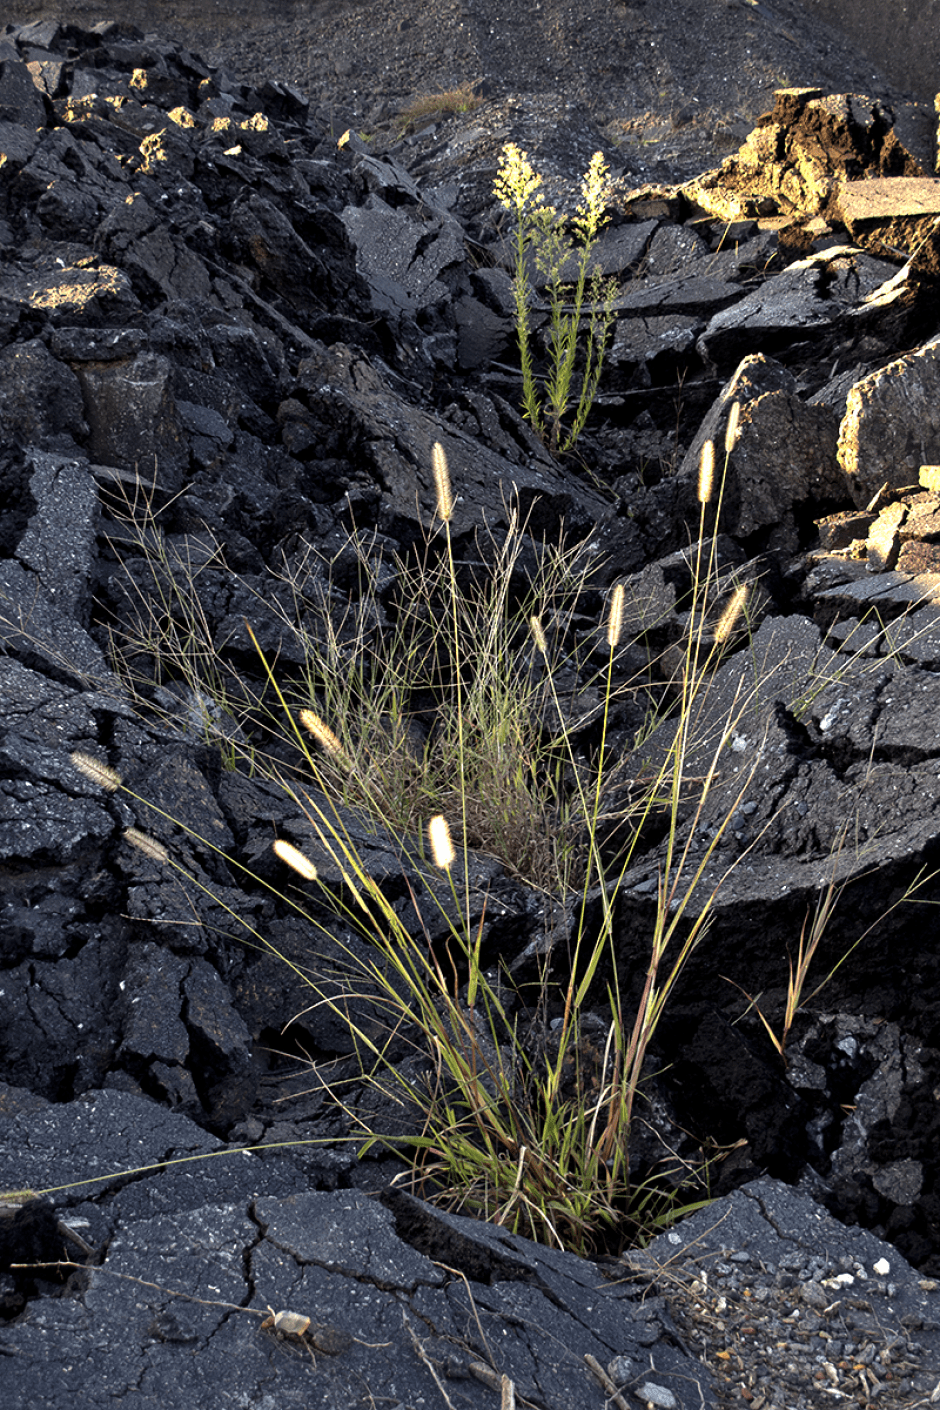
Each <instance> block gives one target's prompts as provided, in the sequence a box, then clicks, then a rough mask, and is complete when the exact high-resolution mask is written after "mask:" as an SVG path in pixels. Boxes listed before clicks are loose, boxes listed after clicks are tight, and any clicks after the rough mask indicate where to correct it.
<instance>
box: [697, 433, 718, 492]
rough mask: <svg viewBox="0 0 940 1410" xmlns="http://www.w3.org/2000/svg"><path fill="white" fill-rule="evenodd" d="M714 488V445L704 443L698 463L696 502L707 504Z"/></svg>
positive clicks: (711, 442) (709, 442) (712, 443)
mask: <svg viewBox="0 0 940 1410" xmlns="http://www.w3.org/2000/svg"><path fill="white" fill-rule="evenodd" d="M714 488H715V443H714V441H706V442H705V444H704V445H703V446H702V454H701V457H700V458H699V463H698V502H699V504H708V503H709V501H710V500H711V497H712V493H713V492H714Z"/></svg>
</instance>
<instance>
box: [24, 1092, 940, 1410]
mask: <svg viewBox="0 0 940 1410" xmlns="http://www.w3.org/2000/svg"><path fill="white" fill-rule="evenodd" d="M33 1100H35V1099H33ZM15 1101H16V1095H15V1092H13V1091H12V1089H8V1090H7V1093H6V1094H5V1103H6V1105H7V1106H8V1107H9V1106H10V1105H11V1104H13V1105H15ZM27 1116H28V1120H29V1127H30V1130H31V1133H32V1134H31V1137H30V1138H27V1136H26V1129H27V1126H26V1123H27ZM43 1116H44V1119H43V1121H42V1122H37V1119H36V1112H35V1110H33V1111H31V1112H30V1113H25V1114H24V1115H23V1116H22V1117H19V1118H18V1117H17V1116H16V1115H15V1114H14V1115H13V1116H12V1118H11V1128H10V1136H11V1139H10V1140H7V1141H6V1142H5V1144H4V1148H3V1150H2V1152H0V1186H2V1187H3V1188H6V1189H11V1188H19V1189H23V1188H26V1187H30V1188H34V1189H39V1190H49V1189H50V1187H51V1186H52V1185H53V1184H54V1183H55V1181H56V1179H57V1178H59V1177H60V1176H61V1173H62V1152H63V1151H65V1150H67V1151H68V1152H69V1158H68V1164H69V1174H70V1176H71V1177H72V1178H75V1179H90V1180H92V1181H93V1183H92V1184H91V1185H90V1186H78V1187H71V1188H69V1189H65V1190H60V1191H57V1192H55V1193H52V1194H51V1195H50V1196H48V1202H49V1205H50V1207H51V1209H52V1210H53V1212H54V1215H55V1219H54V1220H50V1222H49V1231H50V1232H49V1233H48V1237H47V1238H46V1241H45V1246H44V1248H43V1249H42V1250H40V1251H39V1253H37V1250H36V1248H35V1245H34V1246H33V1249H32V1252H31V1259H32V1262H33V1264H34V1265H35V1264H36V1263H39V1262H41V1261H50V1262H54V1261H57V1260H63V1261H65V1262H67V1263H68V1265H69V1267H68V1268H66V1269H63V1270H60V1272H62V1273H67V1274H69V1277H70V1281H69V1282H68V1283H66V1284H65V1286H64V1287H55V1286H54V1285H53V1284H52V1283H51V1282H50V1283H48V1284H47V1285H46V1287H45V1291H46V1292H48V1293H52V1294H54V1293H58V1294H60V1295H49V1296H44V1297H40V1298H34V1299H33V1300H31V1302H30V1305H29V1308H28V1311H27V1314H26V1315H25V1316H24V1317H22V1318H21V1319H19V1320H18V1321H16V1322H13V1323H10V1324H7V1325H5V1326H2V1327H0V1396H2V1403H3V1404H4V1406H5V1407H8V1410H58V1407H60V1406H61V1407H63V1410H64V1407H66V1406H68V1407H69V1410H76V1407H78V1410H81V1407H84V1406H86V1405H87V1406H92V1405H94V1406H96V1407H97V1406H101V1405H102V1404H106V1403H109V1402H110V1401H114V1402H119V1403H122V1404H124V1403H131V1404H133V1405H135V1406H139V1407H144V1408H146V1407H150V1406H152V1407H154V1410H157V1407H158V1406H159V1407H160V1410H177V1407H179V1410H184V1407H185V1410H191V1407H192V1406H193V1405H199V1406H200V1407H203V1410H228V1407H244V1408H245V1410H249V1407H250V1410H282V1408H283V1407H293V1406H297V1407H303V1410H311V1408H312V1407H321V1406H322V1407H324V1410H326V1407H330V1410H358V1407H363V1410H365V1407H373V1406H377V1405H391V1406H401V1407H405V1406H407V1407H415V1410H416V1408H417V1407H418V1406H422V1405H427V1406H438V1405H439V1406H442V1407H447V1406H448V1405H452V1406H455V1407H456V1406H461V1407H464V1406H466V1407H475V1406H479V1407H481V1410H483V1407H491V1406H493V1405H494V1404H496V1403H497V1401H496V1397H497V1395H498V1394H500V1393H501V1389H500V1388H501V1385H502V1379H503V1378H506V1380H507V1381H509V1382H511V1383H512V1386H513V1388H514V1393H515V1396H516V1403H517V1404H520V1405H532V1406H538V1407H544V1410H572V1407H581V1406H583V1407H586V1408H587V1407H597V1410H601V1407H603V1406H605V1405H610V1404H614V1405H617V1406H618V1407H619V1406H622V1405H634V1404H636V1403H638V1402H640V1403H652V1404H655V1405H658V1406H662V1407H663V1408H664V1410H692V1408H693V1407H703V1406H722V1405H725V1404H729V1405H730V1404H732V1403H733V1404H740V1403H741V1399H742V1395H741V1391H742V1387H743V1389H744V1390H748V1394H747V1395H745V1396H744V1397H743V1399H744V1400H745V1401H746V1402H749V1403H751V1404H752V1405H753V1404H755V1403H756V1404H757V1405H758V1410H759V1407H760V1405H763V1404H765V1403H767V1404H774V1403H779V1404H781V1405H783V1404H790V1403H793V1404H799V1405H813V1404H817V1403H818V1404H820V1405H822V1404H831V1403H832V1394H833V1392H835V1391H837V1390H838V1386H839V1378H841V1379H842V1381H843V1382H844V1383H846V1384H848V1383H849V1382H850V1381H851V1382H852V1384H853V1386H855V1387H857V1386H858V1385H860V1384H861V1382H860V1379H859V1378H860V1376H861V1377H862V1378H863V1379H864V1383H865V1385H866V1386H867V1387H868V1388H869V1389H870V1388H871V1387H872V1386H873V1385H874V1384H875V1383H877V1384H879V1385H881V1386H882V1388H884V1387H887V1395H886V1396H885V1395H883V1396H882V1401H881V1403H884V1404H890V1405H898V1406H900V1405H907V1406H913V1405H914V1404H918V1403H920V1404H923V1403H927V1402H928V1401H929V1397H930V1395H931V1394H932V1393H934V1391H935V1389H936V1387H937V1386H938V1385H940V1292H938V1285H937V1283H936V1282H935V1281H932V1280H930V1279H924V1278H921V1277H919V1276H918V1275H917V1274H916V1273H915V1272H914V1271H913V1270H912V1269H911V1268H910V1267H909V1266H908V1265H907V1264H906V1263H905V1262H904V1260H903V1259H902V1258H901V1257H900V1256H899V1255H898V1253H897V1251H896V1250H895V1249H894V1248H892V1247H890V1246H889V1245H887V1244H885V1243H883V1242H881V1241H880V1240H878V1239H877V1238H875V1237H874V1236H873V1235H872V1234H869V1233H868V1232H867V1231H864V1230H861V1229H852V1228H846V1227H845V1226H843V1225H841V1224H839V1223H838V1222H837V1221H836V1220H835V1219H833V1218H832V1217H831V1216H830V1215H829V1214H827V1213H826V1212H825V1211H824V1210H823V1209H821V1208H820V1207H819V1206H818V1205H816V1204H815V1203H813V1201H812V1200H811V1199H810V1198H809V1197H808V1196H807V1195H805V1194H801V1193H798V1192H796V1191H793V1190H790V1189H787V1188H786V1187H783V1186H780V1185H778V1184H777V1183H776V1182H774V1181H769V1180H759V1181H755V1182H753V1183H751V1184H750V1185H748V1186H746V1187H744V1188H743V1189H741V1190H739V1191H737V1192H736V1193H735V1194H733V1195H731V1196H730V1197H728V1198H726V1199H723V1200H720V1201H717V1202H716V1203H715V1204H713V1205H712V1206H710V1207H709V1208H707V1209H705V1210H703V1211H701V1212H700V1213H699V1214H697V1215H694V1216H692V1217H691V1218H689V1219H687V1220H686V1221H685V1222H684V1223H683V1224H681V1225H680V1226H679V1227H678V1228H677V1229H674V1230H671V1231H669V1232H667V1233H664V1234H662V1235H660V1236H659V1237H658V1238H656V1239H655V1240H653V1242H652V1243H651V1244H650V1246H649V1248H648V1249H647V1250H646V1251H645V1252H642V1253H639V1252H633V1253H630V1254H627V1255H625V1256H624V1258H623V1259H619V1260H618V1259H605V1260H603V1262H602V1264H600V1265H598V1264H595V1263H593V1262H590V1261H588V1260H583V1259H579V1258H576V1257H575V1256H574V1255H571V1254H567V1253H562V1252H559V1251H555V1250H552V1249H549V1248H544V1247H540V1246H537V1245H535V1244H532V1243H530V1242H529V1241H528V1240H526V1239H523V1238H518V1237H516V1236H514V1235H511V1234H509V1233H507V1232H506V1231H504V1230H502V1229H500V1228H498V1227H496V1226H494V1225H485V1224H480V1223H478V1222H477V1221H474V1220H470V1219H465V1218H462V1217H460V1216H457V1215H449V1214H445V1213H442V1212H441V1211H439V1210H436V1209H433V1208H432V1207H431V1206H428V1205H426V1204H424V1203H422V1202H421V1201H419V1200H416V1199H413V1198H412V1197H411V1196H408V1195H405V1194H403V1193H402V1194H397V1195H391V1196H386V1197H385V1199H384V1201H383V1202H380V1201H379V1200H377V1199H375V1198H372V1197H371V1196H370V1195H368V1194H367V1193H365V1192H362V1191H355V1190H352V1191H351V1190H337V1191H323V1190H321V1191H311V1190H310V1189H309V1188H307V1187H306V1186H307V1180H306V1177H305V1176H304V1175H303V1174H302V1172H301V1171H299V1170H298V1168H297V1166H296V1163H295V1162H294V1160H293V1158H292V1157H291V1155H290V1153H281V1152H268V1153H267V1154H259V1153H246V1152H243V1151H231V1150H229V1151H226V1153H225V1155H224V1158H222V1159H201V1158H199V1157H200V1156H202V1155H207V1154H211V1153H212V1152H213V1151H215V1152H218V1151H224V1150H225V1148H224V1147H223V1146H222V1144H221V1143H220V1142H217V1141H215V1140H214V1139H213V1138H212V1137H211V1136H207V1134H206V1133H205V1132H204V1131H201V1130H200V1129H199V1128H198V1127H197V1126H195V1124H194V1123H192V1122H190V1121H189V1120H188V1119H187V1118H185V1117H182V1116H179V1115H174V1114H173V1113H168V1112H166V1111H164V1110H162V1109H161V1108H160V1107H158V1106H157V1105H156V1104H155V1103H152V1102H150V1101H149V1100H148V1099H146V1098H142V1097H139V1096H131V1095H129V1094H125V1093H120V1092H111V1091H105V1092H99V1093H97V1094H95V1095H94V1097H92V1098H90V1099H88V1100H84V1101H80V1102H75V1103H72V1104H69V1105H68V1106H47V1107H46V1108H45V1109H44V1112H43ZM18 1120H19V1121H21V1122H22V1131H21V1132H20V1135H22V1138H23V1139H22V1141H19V1140H18V1139H17V1130H18V1128H17V1121H18ZM193 1156H195V1157H196V1159H192V1157H193ZM160 1160H163V1161H170V1162H172V1161H174V1160H175V1161H177V1162H178V1163H176V1164H166V1165H163V1166H161V1167H160V1168H159V1169H157V1170H141V1169H139V1167H140V1166H142V1165H146V1164H149V1163H150V1162H152V1161H160ZM133 1166H136V1167H138V1169H137V1170H132V1169H131V1167H133ZM89 1194H91V1195H92V1196H93V1198H89V1197H88V1196H89ZM0 1222H2V1223H3V1224H4V1225H5V1226H6V1227H7V1228H9V1227H10V1221H9V1220H3V1221H0ZM69 1233H72V1234H76V1235H78V1236H79V1237H80V1238H81V1239H82V1240H83V1241H84V1242H85V1243H86V1244H87V1245H88V1246H89V1247H90V1248H91V1249H92V1250H93V1252H92V1253H91V1254H88V1255H83V1254H79V1253H77V1252H76V1248H75V1246H74V1243H73V1242H70V1241H69V1238H68V1235H69ZM54 1271H55V1270H52V1269H42V1268H38V1267H35V1266H33V1267H32V1268H30V1269H28V1270H18V1271H17V1270H15V1271H14V1276H19V1277H20V1278H27V1277H28V1278H32V1279H34V1280H36V1279H43V1278H47V1279H48V1278H51V1277H52V1276H53V1273H54ZM860 1358H864V1359H863V1360H860ZM761 1368H763V1372H762V1374H763V1377H764V1380H766V1379H767V1378H768V1376H771V1377H772V1378H773V1380H774V1383H775V1384H779V1386H780V1387H782V1388H784V1389H786V1388H788V1387H789V1386H791V1384H792V1385H793V1386H794V1387H798V1390H796V1389H794V1390H791V1391H788V1394H789V1395H790V1396H791V1397H793V1396H795V1397H796V1398H795V1399H787V1398H785V1399H783V1400H779V1401H775V1400H774V1399H768V1395H767V1393H766V1390H767V1388H766V1386H765V1387H764V1389H763V1390H762V1389H761ZM827 1368H828V1369H827ZM605 1375H606V1376H607V1377H608V1378H609V1379H608V1380H607V1382H606V1384H605V1383H604V1381H603V1377H604V1376H605ZM832 1376H835V1377H836V1378H837V1381H836V1384H835V1385H833V1383H832V1379H831V1378H832ZM749 1387H751V1389H749ZM814 1388H815V1394H814ZM847 1393H848V1392H847V1391H844V1392H839V1394H841V1395H845V1394H847ZM615 1394H616V1395H617V1396H619V1399H613V1396H614V1395H615ZM762 1396H763V1398H762ZM918 1396H919V1397H920V1399H918Z"/></svg>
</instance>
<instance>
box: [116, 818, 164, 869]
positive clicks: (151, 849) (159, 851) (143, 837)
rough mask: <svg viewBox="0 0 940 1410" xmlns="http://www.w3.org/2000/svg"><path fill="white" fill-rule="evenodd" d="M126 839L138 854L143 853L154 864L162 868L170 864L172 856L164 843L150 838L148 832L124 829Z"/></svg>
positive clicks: (130, 828)
mask: <svg viewBox="0 0 940 1410" xmlns="http://www.w3.org/2000/svg"><path fill="white" fill-rule="evenodd" d="M124 839H125V841H127V842H129V843H130V844H131V846H132V847H136V848H137V850H138V852H143V854H144V856H145V857H149V858H150V860H151V861H152V862H159V863H160V865H161V866H167V865H168V864H169V861H170V854H169V852H168V851H167V849H166V848H165V847H164V845H163V843H162V842H157V841H156V839H155V838H153V837H149V836H148V835H147V833H146V832H141V831H140V830H139V829H138V828H136V827H128V828H125V829H124Z"/></svg>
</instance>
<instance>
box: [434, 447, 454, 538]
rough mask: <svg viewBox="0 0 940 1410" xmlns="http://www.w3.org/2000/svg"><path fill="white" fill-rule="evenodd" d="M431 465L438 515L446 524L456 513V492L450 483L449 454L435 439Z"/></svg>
mask: <svg viewBox="0 0 940 1410" xmlns="http://www.w3.org/2000/svg"><path fill="white" fill-rule="evenodd" d="M431 466H432V468H433V470H434V489H435V492H436V494H437V517H438V518H439V519H441V520H443V522H444V523H445V524H446V523H448V521H449V520H450V519H451V517H452V516H453V513H454V493H453V490H452V489H451V485H450V469H449V467H448V464H447V454H446V452H445V450H444V447H443V446H442V445H441V443H440V441H435V442H434V444H433V446H432V447H431Z"/></svg>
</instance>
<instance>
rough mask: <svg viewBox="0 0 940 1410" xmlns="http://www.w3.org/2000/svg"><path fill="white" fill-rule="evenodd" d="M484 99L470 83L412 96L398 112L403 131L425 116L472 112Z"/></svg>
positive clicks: (435, 116) (445, 115)
mask: <svg viewBox="0 0 940 1410" xmlns="http://www.w3.org/2000/svg"><path fill="white" fill-rule="evenodd" d="M482 101H483V99H482V98H480V97H478V96H477V94H476V93H474V91H473V85H472V84H470V83H461V84H460V85H459V87H457V88H448V89H446V90H445V91H444V92H443V93H423V94H421V95H420V96H418V97H416V98H412V100H411V102H410V103H406V105H405V106H404V107H403V108H402V110H401V112H400V113H399V114H398V123H399V126H400V128H401V130H402V131H404V129H405V128H406V127H407V126H408V125H409V123H413V122H420V121H421V120H422V119H423V118H438V117H447V116H448V115H449V114H451V113H472V112H473V110H474V108H478V107H479V106H480V104H481V103H482Z"/></svg>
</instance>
